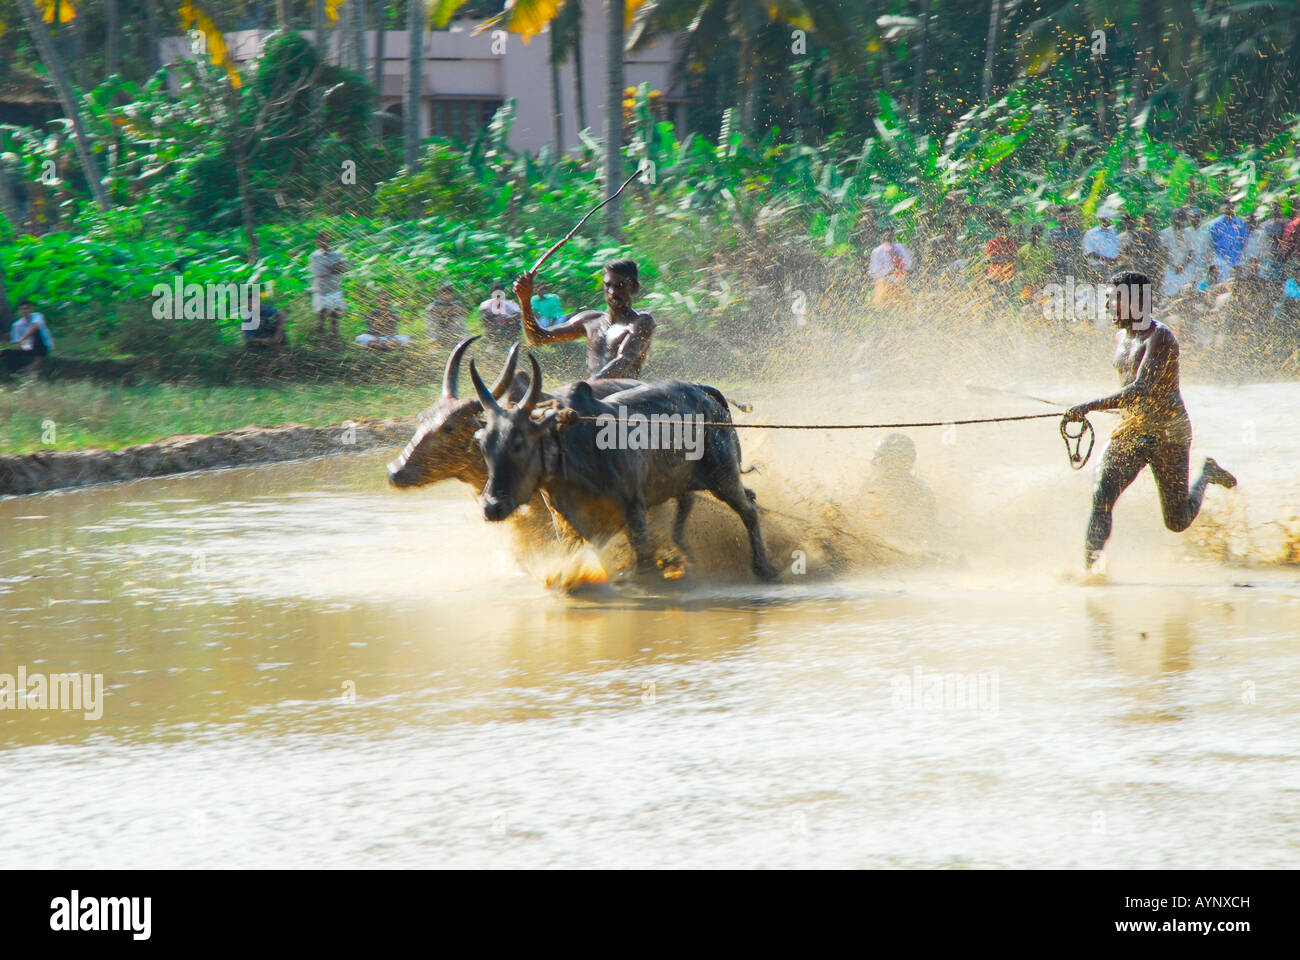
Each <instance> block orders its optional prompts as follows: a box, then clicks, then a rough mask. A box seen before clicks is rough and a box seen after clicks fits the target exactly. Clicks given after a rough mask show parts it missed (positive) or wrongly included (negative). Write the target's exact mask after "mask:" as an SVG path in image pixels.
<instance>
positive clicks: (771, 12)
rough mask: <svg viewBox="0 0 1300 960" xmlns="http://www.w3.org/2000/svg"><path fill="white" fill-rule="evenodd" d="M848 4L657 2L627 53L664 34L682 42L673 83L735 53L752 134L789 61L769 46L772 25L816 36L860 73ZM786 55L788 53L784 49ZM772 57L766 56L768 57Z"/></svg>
mask: <svg viewBox="0 0 1300 960" xmlns="http://www.w3.org/2000/svg"><path fill="white" fill-rule="evenodd" d="M848 10H849V5H847V4H845V3H844V2H843V0H655V2H652V3H646V4H645V5H644V6H643V7H641V10H640V13H639V14H638V16H637V18H636V21H635V22H634V23H633V25H632V32H631V40H630V42H629V44H628V47H629V48H630V49H632V50H637V49H640V48H641V47H643V46H646V45H647V44H649V43H651V42H653V41H654V39H655V38H657V37H659V36H661V35H663V34H665V33H673V34H677V35H678V36H679V37H680V38H681V41H680V43H681V45H680V47H679V50H678V60H677V63H676V65H675V67H674V70H673V74H674V80H675V81H676V80H677V79H678V78H680V77H681V76H682V75H683V73H684V71H685V68H686V66H687V65H688V64H692V63H695V64H700V63H709V62H711V61H717V60H719V59H720V58H721V57H723V56H726V55H728V54H729V53H730V52H731V51H733V50H734V51H735V59H736V65H737V74H738V80H739V85H740V87H741V89H740V91H739V93H740V97H739V106H740V116H741V120H742V122H743V124H744V125H745V126H746V127H747V128H750V129H752V127H753V125H754V121H755V118H756V115H757V112H758V104H759V101H760V92H761V90H760V88H761V85H762V81H763V79H764V78H772V77H774V76H775V75H777V74H779V73H784V72H785V70H786V69H787V66H788V56H787V55H784V54H783V56H782V58H781V61H780V63H779V64H778V63H777V62H776V60H774V59H773V58H772V57H771V56H770V54H771V52H772V51H771V49H770V48H769V47H767V46H765V45H764V43H763V41H764V40H771V38H772V34H771V27H772V25H773V24H777V23H783V24H785V25H787V26H789V27H792V28H797V29H800V30H805V31H813V32H815V33H816V34H817V36H818V38H819V39H820V40H821V41H822V42H824V43H825V44H826V46H827V48H828V49H829V50H830V51H831V53H832V54H833V56H835V57H836V58H838V59H840V60H842V61H843V62H844V63H846V64H847V65H849V67H850V69H854V70H856V69H859V68H860V65H861V62H862V50H861V46H860V44H858V43H857V31H856V30H854V29H853V25H852V23H851V22H850V20H849V19H848V17H847V16H846V13H847V12H848ZM781 49H782V50H783V51H785V50H786V49H787V48H785V47H784V46H783V47H782V48H781ZM765 53H766V54H769V55H768V56H764V54H765Z"/></svg>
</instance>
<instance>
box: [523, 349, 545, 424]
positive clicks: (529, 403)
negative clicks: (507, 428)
mask: <svg viewBox="0 0 1300 960" xmlns="http://www.w3.org/2000/svg"><path fill="white" fill-rule="evenodd" d="M528 362H529V363H531V364H532V365H533V378H532V380H531V381H529V384H528V396H526V397H524V399H523V402H522V403H520V404H519V409H520V410H525V411H527V412H529V413H531V412H532V409H533V407H534V406H535V405H536V403H537V401H538V400H539V399H540V398H541V396H542V368H541V367H539V366H538V365H537V358H536V357H534V356H533V355H532V354H531V353H530V354H529V355H528Z"/></svg>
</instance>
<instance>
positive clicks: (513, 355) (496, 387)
mask: <svg viewBox="0 0 1300 960" xmlns="http://www.w3.org/2000/svg"><path fill="white" fill-rule="evenodd" d="M518 362H519V341H517V340H516V341H515V345H514V346H513V347H511V348H510V355H509V356H508V357H506V365H505V366H504V367H502V368H501V376H499V377H497V382H496V383H494V384H493V385H492V396H493V397H494V398H496V399H497V400H500V399H501V398H502V397H503V396H505V395H506V392H507V391H509V389H510V385H511V384H512V383H514V382H515V364H517V363H518Z"/></svg>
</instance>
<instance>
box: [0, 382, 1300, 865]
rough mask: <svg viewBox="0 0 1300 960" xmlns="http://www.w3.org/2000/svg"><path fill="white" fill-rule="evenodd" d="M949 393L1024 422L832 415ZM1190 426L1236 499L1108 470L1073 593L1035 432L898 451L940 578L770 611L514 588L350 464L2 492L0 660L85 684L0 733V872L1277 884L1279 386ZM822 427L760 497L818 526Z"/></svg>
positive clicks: (695, 594) (1287, 813)
mask: <svg viewBox="0 0 1300 960" xmlns="http://www.w3.org/2000/svg"><path fill="white" fill-rule="evenodd" d="M1021 386H1023V387H1026V388H1031V392H1034V391H1035V390H1036V391H1038V392H1047V393H1048V394H1049V395H1051V394H1050V391H1052V390H1057V391H1058V392H1064V393H1065V394H1066V395H1067V396H1073V394H1074V392H1077V390H1076V391H1069V390H1066V391H1061V389H1060V388H1059V386H1057V385H1053V384H1023V385H1021ZM958 401H960V403H961V408H960V409H962V410H964V411H968V412H970V413H974V412H975V411H976V407H977V406H978V409H979V410H980V411H988V412H991V413H993V414H994V415H996V414H1000V413H1005V412H1020V411H1022V410H1023V409H1024V408H1023V405H1017V404H1016V403H1014V402H1012V401H1006V402H1003V401H1000V400H998V401H994V400H990V399H988V398H981V399H979V400H978V401H973V400H972V399H971V398H970V397H969V396H967V397H965V398H961V397H958V396H955V395H954V396H951V397H947V398H943V397H934V396H932V395H929V394H926V395H919V394H918V395H916V396H910V395H907V394H904V393H895V394H891V395H888V396H880V395H872V394H871V392H870V391H864V393H863V397H862V398H861V403H860V405H859V406H857V407H855V408H852V409H846V410H844V411H842V414H843V416H844V418H845V419H849V418H851V417H855V416H858V415H866V414H868V413H871V414H875V415H876V416H877V417H881V416H884V417H889V418H893V417H897V418H899V419H907V418H912V419H929V418H930V417H931V415H933V414H934V413H937V412H939V411H941V410H943V411H946V412H947V413H949V414H951V410H952V405H953V403H956V402H958ZM819 402H820V401H819V398H818V397H816V396H812V397H808V396H804V397H801V400H800V403H798V404H797V403H795V402H794V401H792V400H781V399H772V400H771V401H770V403H769V405H768V407H767V408H766V409H767V411H768V412H770V414H771V417H772V419H773V420H779V419H782V418H783V417H785V416H787V415H791V416H794V415H798V414H804V417H803V419H806V417H807V414H808V413H809V410H810V409H811V408H813V407H816V406H817V405H818V404H819ZM1188 403H1189V407H1190V408H1191V412H1192V416H1193V420H1194V422H1195V423H1196V427H1197V440H1196V448H1195V451H1194V452H1196V453H1197V454H1198V455H1200V454H1201V453H1213V455H1215V456H1216V457H1217V458H1218V459H1219V460H1220V462H1222V463H1223V464H1224V465H1225V466H1227V467H1228V468H1230V469H1234V470H1236V471H1237V473H1238V476H1239V478H1240V479H1241V481H1242V485H1241V490H1240V491H1239V492H1237V493H1233V494H1227V493H1225V492H1224V491H1222V490H1218V489H1215V490H1212V491H1211V494H1210V496H1209V497H1208V498H1207V508H1206V514H1205V516H1204V517H1203V518H1202V521H1200V522H1198V526H1197V527H1195V528H1193V533H1195V532H1197V531H1198V530H1199V531H1200V534H1201V546H1200V547H1196V546H1195V545H1194V544H1193V541H1192V540H1191V539H1189V535H1184V536H1182V537H1178V536H1174V535H1172V534H1169V533H1167V532H1165V531H1163V530H1162V529H1161V527H1160V524H1159V519H1158V510H1157V507H1156V501H1155V492H1154V489H1153V487H1152V485H1151V483H1150V481H1149V479H1148V478H1146V477H1143V478H1142V479H1140V480H1139V481H1138V483H1136V484H1135V485H1134V487H1133V488H1132V489H1131V490H1130V491H1129V493H1128V494H1127V495H1126V497H1125V500H1124V501H1122V503H1121V507H1120V509H1119V510H1118V511H1117V515H1116V524H1115V529H1116V533H1115V539H1114V541H1113V549H1112V551H1111V553H1112V557H1111V564H1110V572H1109V580H1108V582H1107V583H1104V584H1096V585H1085V584H1082V583H1080V582H1079V580H1078V578H1077V576H1076V567H1077V565H1078V554H1079V552H1080V549H1081V546H1080V542H1079V541H1080V538H1081V536H1082V526H1083V522H1084V516H1085V513H1086V509H1087V497H1088V485H1089V472H1084V473H1081V474H1073V473H1071V472H1070V471H1069V470H1068V469H1067V468H1066V467H1065V464H1064V457H1063V455H1062V451H1061V448H1060V440H1059V438H1057V437H1056V435H1055V429H1056V428H1055V424H1054V423H1053V422H1052V421H1046V422H1045V424H1040V425H1035V426H1018V427H1016V428H1014V429H1010V428H997V429H993V430H987V431H983V432H979V431H978V430H977V428H958V430H957V431H955V432H948V433H946V434H945V432H944V431H938V430H936V431H930V432H927V433H922V432H917V433H916V434H915V436H916V439H917V444H918V447H919V451H920V472H921V474H922V475H923V476H925V478H926V479H927V480H928V481H929V482H930V483H931V485H932V486H933V487H934V489H935V493H936V496H937V498H938V500H939V503H940V505H941V518H942V522H943V528H944V529H943V531H942V534H941V535H940V537H939V539H940V540H942V541H943V542H941V543H937V544H935V545H933V546H935V548H936V552H937V553H938V554H939V555H940V556H941V557H942V558H943V559H942V562H935V563H924V564H919V565H917V564H913V565H896V566H889V567H879V566H870V565H868V566H860V567H858V568H856V569H852V570H840V571H837V572H831V571H828V570H824V569H818V568H817V565H816V563H814V564H813V565H812V567H811V568H810V569H809V570H808V573H807V574H805V575H793V574H788V575H787V576H786V577H785V578H784V580H783V581H782V582H781V583H780V584H777V585H775V586H758V585H752V584H750V583H749V582H747V581H745V580H744V579H743V578H741V579H740V581H739V582H734V583H728V584H722V585H712V586H711V585H710V584H709V583H707V582H701V581H699V580H697V581H696V582H694V583H693V584H690V583H687V582H686V581H683V583H682V584H679V585H665V586H664V587H663V588H662V589H661V588H659V587H655V588H653V589H647V588H635V587H617V588H610V589H608V590H606V591H604V592H599V593H595V594H591V595H585V596H579V597H574V596H567V595H564V594H561V593H557V592H555V591H552V590H548V589H547V588H546V587H545V586H544V585H543V584H542V582H541V579H540V578H539V577H538V576H537V575H535V574H530V573H525V572H523V571H521V570H520V568H519V565H518V564H517V563H516V562H515V560H514V555H513V552H512V544H511V541H510V539H509V537H508V536H507V535H506V534H505V532H504V531H502V530H500V529H499V528H495V527H494V528H489V527H487V526H486V525H485V524H484V523H483V522H482V521H481V519H480V518H479V516H478V514H477V511H476V508H475V506H474V504H473V501H472V499H471V498H470V497H469V496H468V495H467V493H466V492H465V490H464V489H463V488H459V487H456V486H445V487H440V488H435V489H431V490H425V491H419V492H414V493H412V492H397V491H390V490H388V489H386V488H385V486H384V484H383V476H382V463H383V462H384V452H375V453H374V454H365V455H358V456H355V457H350V458H336V459H332V460H321V461H313V462H308V463H298V464H286V465H280V466H267V467H258V468H251V469H246V470H234V471H223V472H216V473H209V474H203V475H190V476H182V477H174V478H168V479H162V480H151V481H142V482H138V483H133V484H125V485H117V486H110V487H100V488H94V489H89V490H82V491H74V492H68V493H63V494H51V495H41V496H33V497H24V498H15V499H9V500H4V501H0V536H3V549H2V550H0V606H2V607H3V614H2V616H0V628H2V630H3V635H2V640H3V643H2V645H0V673H9V674H13V673H15V672H16V671H17V669H18V667H19V666H23V667H25V669H26V671H27V673H28V674H29V675H30V674H32V673H38V672H43V673H46V674H50V673H65V672H84V673H90V674H103V677H104V685H105V696H104V701H103V713H102V717H100V718H99V719H86V718H85V717H84V716H83V715H82V714H81V713H73V712H67V711H52V710H46V711H36V710H31V711H10V710H6V711H4V712H0V822H3V823H4V824H6V825H7V827H8V830H7V831H6V832H7V835H8V836H9V837H10V838H11V839H10V842H7V843H5V844H2V845H0V866H3V867H59V866H74V865H76V866H95V867H160V866H173V865H176V866H187V867H197V866H267V867H269V866H306V867H325V866H654V867H666V866H679V865H688V866H718V867H721V866H753V867H782V866H844V867H881V866H907V867H1048V866H1079V867H1083V866H1122V867H1161V866H1174V865H1179V866H1192V867H1212V866H1213V867H1266V866H1281V867H1296V866H1300V815H1298V814H1297V809H1298V807H1297V798H1300V756H1298V754H1300V688H1297V676H1300V637H1298V634H1300V569H1298V568H1297V567H1295V566H1290V565H1287V564H1283V563H1278V562H1276V560H1277V557H1276V549H1275V548H1277V544H1276V543H1275V542H1274V541H1276V540H1278V539H1279V538H1282V537H1283V536H1284V533H1283V531H1284V527H1283V526H1282V525H1281V523H1280V521H1283V520H1286V519H1288V518H1289V517H1291V516H1292V515H1294V512H1295V511H1294V509H1293V508H1294V506H1295V505H1296V504H1300V497H1298V496H1297V495H1296V494H1297V488H1296V481H1295V478H1294V472H1295V471H1294V465H1295V459H1296V458H1295V450H1296V442H1295V437H1294V436H1293V434H1292V433H1291V432H1290V431H1291V429H1292V426H1291V425H1293V424H1294V423H1295V422H1297V420H1298V418H1300V388H1298V387H1296V386H1294V385H1288V386H1267V385H1265V386H1259V387H1249V388H1242V389H1237V390H1228V389H1226V388H1204V389H1201V390H1191V391H1189V393H1188ZM800 404H804V405H803V406H800ZM1094 419H1095V420H1096V421H1097V423H1098V426H1099V428H1102V430H1103V433H1104V427H1105V424H1106V423H1107V422H1108V421H1104V420H1103V419H1101V418H1094ZM843 436H844V435H839V436H838V437H830V436H818V435H808V436H799V437H790V436H774V435H768V438H767V439H763V440H757V439H755V440H753V442H752V443H749V448H750V450H751V451H752V455H751V457H750V459H752V460H754V462H756V463H758V464H759V465H760V467H761V469H760V472H759V473H758V474H756V475H754V480H753V484H754V486H755V487H756V488H757V489H758V491H759V496H760V500H761V501H762V502H766V503H768V504H769V505H775V506H777V507H781V508H784V509H786V510H787V511H788V510H791V509H793V506H792V505H793V504H796V503H798V502H806V501H808V500H809V499H811V500H813V501H815V502H818V503H820V500H819V499H818V498H824V499H835V500H836V501H837V502H839V504H840V509H841V511H843V512H844V514H846V516H845V518H844V519H843V520H842V523H843V524H845V525H846V527H849V528H852V526H853V524H855V523H858V522H859V520H858V518H855V517H854V516H853V513H852V503H853V498H852V496H851V495H850V494H851V493H852V491H853V490H854V489H856V488H855V487H854V484H855V483H858V484H860V482H861V474H862V473H863V471H865V469H866V466H865V465H866V463H867V460H868V458H869V453H870V443H871V442H872V441H871V440H856V441H854V442H853V444H854V445H850V446H847V447H846V446H843V444H844V439H843ZM753 437H754V435H753V434H749V435H747V440H749V439H751V438H753ZM819 444H820V445H821V446H819ZM833 444H838V445H840V446H838V447H832V445H833ZM832 449H835V450H836V451H837V452H836V456H834V457H832V456H830V455H829V454H828V451H829V450H832ZM846 451H848V453H846ZM1198 462H1199V461H1198ZM790 464H797V465H798V467H797V468H789V467H788V465H790ZM782 465H787V466H786V468H785V469H784V471H783V469H782ZM855 475H856V478H855ZM854 532H855V531H854V529H846V530H845V534H846V535H853V534H854ZM857 532H859V533H860V532H862V530H858V531H857ZM1277 549H1280V548H1277ZM777 559H778V560H779V561H781V562H783V563H786V564H787V566H789V563H790V558H788V557H778V558H777Z"/></svg>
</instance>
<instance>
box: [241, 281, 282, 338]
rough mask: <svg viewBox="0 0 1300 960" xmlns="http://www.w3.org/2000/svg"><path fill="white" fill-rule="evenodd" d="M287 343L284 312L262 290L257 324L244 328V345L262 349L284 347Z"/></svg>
mask: <svg viewBox="0 0 1300 960" xmlns="http://www.w3.org/2000/svg"><path fill="white" fill-rule="evenodd" d="M288 343H289V340H288V337H287V336H286V331H285V319H284V313H283V311H281V310H280V309H279V308H278V307H276V306H275V304H273V303H271V301H270V300H268V299H267V296H266V293H265V292H263V293H262V294H261V305H260V306H259V307H258V315H257V324H256V326H251V327H249V328H247V329H245V330H244V346H246V347H257V348H259V349H263V348H266V347H284V346H287V345H288Z"/></svg>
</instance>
